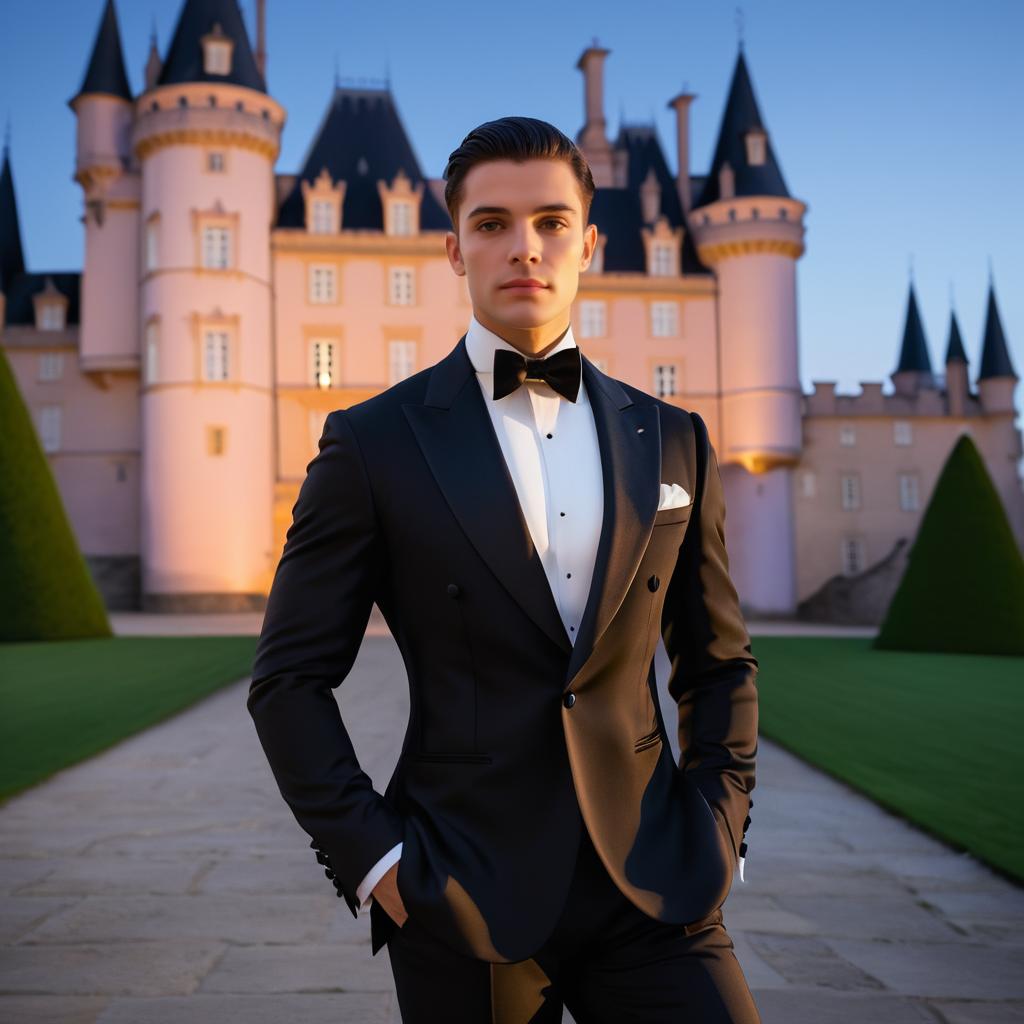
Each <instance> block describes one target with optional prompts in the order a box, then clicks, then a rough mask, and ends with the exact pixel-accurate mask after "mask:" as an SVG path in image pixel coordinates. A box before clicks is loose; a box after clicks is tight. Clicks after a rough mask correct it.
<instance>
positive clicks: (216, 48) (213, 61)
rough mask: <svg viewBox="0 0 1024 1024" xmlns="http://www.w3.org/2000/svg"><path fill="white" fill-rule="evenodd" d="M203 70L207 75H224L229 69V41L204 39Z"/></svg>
mask: <svg viewBox="0 0 1024 1024" xmlns="http://www.w3.org/2000/svg"><path fill="white" fill-rule="evenodd" d="M203 42H204V46H203V70H204V71H205V72H206V74H208V75H226V74H228V73H229V72H230V71H231V43H229V42H223V43H222V42H220V41H219V40H213V39H205V40H204V41H203Z"/></svg>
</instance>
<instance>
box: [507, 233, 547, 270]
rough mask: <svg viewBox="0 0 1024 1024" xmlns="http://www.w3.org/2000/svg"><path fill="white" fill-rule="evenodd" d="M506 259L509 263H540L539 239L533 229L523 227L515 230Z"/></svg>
mask: <svg viewBox="0 0 1024 1024" xmlns="http://www.w3.org/2000/svg"><path fill="white" fill-rule="evenodd" d="M508 258H509V262H510V263H538V262H539V261H540V239H539V237H538V235H537V232H536V231H534V230H533V228H531V227H524V228H520V229H518V230H516V232H515V234H514V236H513V239H512V248H511V249H510V250H509V254H508Z"/></svg>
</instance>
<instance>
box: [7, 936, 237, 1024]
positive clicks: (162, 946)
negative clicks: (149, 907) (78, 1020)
mask: <svg viewBox="0 0 1024 1024" xmlns="http://www.w3.org/2000/svg"><path fill="white" fill-rule="evenodd" d="M223 950H224V947H223V946H222V945H219V944H215V943H211V942H196V941H190V942H115V943H107V944H101V943H90V944H87V945H86V944H81V945H75V944H69V945H56V946H43V945H39V946H29V945H26V946H9V947H7V948H6V949H4V951H3V955H2V956H0V992H3V993H6V994H11V993H26V994H27V993H38V994H44V993H53V994H59V995H70V994H80V995H118V994H120V995H177V994H185V993H188V992H191V991H192V990H193V989H195V987H196V985H197V984H198V983H199V979H200V978H202V977H203V975H204V974H206V973H207V971H209V970H210V968H211V967H212V966H213V964H214V963H215V962H216V961H217V959H218V957H220V956H221V955H222V954H223ZM0 1019H4V1020H7V1019H10V1018H0Z"/></svg>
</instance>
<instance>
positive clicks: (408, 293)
mask: <svg viewBox="0 0 1024 1024" xmlns="http://www.w3.org/2000/svg"><path fill="white" fill-rule="evenodd" d="M388 301H389V302H390V303H391V305H392V306H411V305H413V303H414V302H415V301H416V291H415V287H414V284H413V269H412V267H391V268H390V269H389V271H388Z"/></svg>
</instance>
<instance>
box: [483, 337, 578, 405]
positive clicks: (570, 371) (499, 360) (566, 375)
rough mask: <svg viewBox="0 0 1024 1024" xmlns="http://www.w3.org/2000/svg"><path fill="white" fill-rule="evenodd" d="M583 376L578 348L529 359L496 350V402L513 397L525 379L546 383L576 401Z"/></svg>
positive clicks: (519, 354)
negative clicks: (543, 357)
mask: <svg viewBox="0 0 1024 1024" xmlns="http://www.w3.org/2000/svg"><path fill="white" fill-rule="evenodd" d="M582 375H583V363H582V359H581V356H580V348H579V345H573V346H572V347H571V348H563V349H560V350H559V351H558V352H553V353H552V354H551V355H549V356H548V357H547V358H545V359H530V358H529V357H528V356H524V355H523V354H522V353H521V352H513V351H512V350H511V349H507V348H496V349H495V350H494V398H495V400H497V399H499V398H504V397H505V396H506V395H510V394H512V392H513V391H515V389H516V388H517V387H519V385H520V384H522V383H523V381H524V380H546V381H547V382H548V384H550V385H551V387H553V388H554V389H555V391H557V392H558V393H559V394H560V395H562V396H563V397H565V398H568V399H569V401H570V402H575V401H576V398H577V397H578V395H579V391H580V378H581V377H582Z"/></svg>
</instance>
